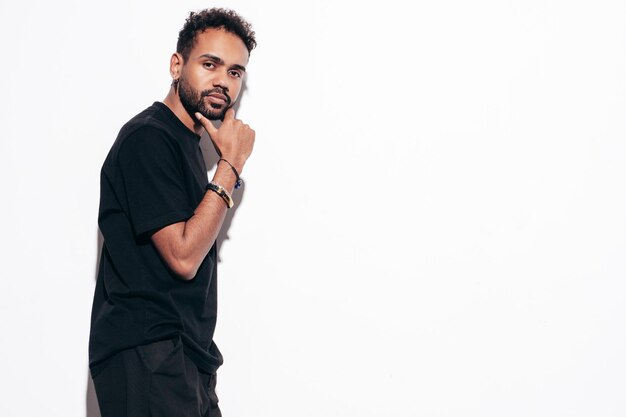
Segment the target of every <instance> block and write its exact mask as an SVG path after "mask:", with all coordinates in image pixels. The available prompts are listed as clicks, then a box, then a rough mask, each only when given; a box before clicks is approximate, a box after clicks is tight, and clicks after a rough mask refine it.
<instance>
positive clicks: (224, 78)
mask: <svg viewBox="0 0 626 417" xmlns="http://www.w3.org/2000/svg"><path fill="white" fill-rule="evenodd" d="M213 87H220V88H222V89H224V90H225V91H228V73H227V72H226V71H219V72H218V73H217V74H216V75H215V78H214V79H213Z"/></svg>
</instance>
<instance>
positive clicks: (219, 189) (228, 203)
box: [206, 182, 235, 208]
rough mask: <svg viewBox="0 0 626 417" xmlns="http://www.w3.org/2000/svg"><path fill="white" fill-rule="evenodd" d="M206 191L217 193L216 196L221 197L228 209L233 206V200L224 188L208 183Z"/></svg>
mask: <svg viewBox="0 0 626 417" xmlns="http://www.w3.org/2000/svg"><path fill="white" fill-rule="evenodd" d="M206 189H207V191H208V190H211V191H213V192H215V193H217V195H219V196H220V197H222V200H224V202H225V203H226V206H227V207H228V208H231V207H232V206H234V205H235V202H234V201H233V198H232V197H231V196H230V194H228V191H226V189H224V187H222V186H221V185H219V184H216V183H214V182H209V183H208V184H207V186H206Z"/></svg>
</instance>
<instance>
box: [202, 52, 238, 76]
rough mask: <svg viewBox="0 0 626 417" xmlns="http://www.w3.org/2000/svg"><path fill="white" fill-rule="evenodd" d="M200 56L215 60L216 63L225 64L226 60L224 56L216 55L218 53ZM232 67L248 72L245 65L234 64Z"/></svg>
mask: <svg viewBox="0 0 626 417" xmlns="http://www.w3.org/2000/svg"><path fill="white" fill-rule="evenodd" d="M200 58H208V59H210V60H211V61H213V62H215V63H216V64H219V65H224V60H223V59H222V58H220V57H219V56H216V55H213V54H202V55H200ZM231 68H234V69H238V70H240V71H243V72H246V67H244V66H243V65H239V64H233V65H232V66H231Z"/></svg>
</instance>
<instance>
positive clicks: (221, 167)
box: [152, 163, 236, 280]
mask: <svg viewBox="0 0 626 417" xmlns="http://www.w3.org/2000/svg"><path fill="white" fill-rule="evenodd" d="M235 181H236V177H235V175H234V173H233V172H232V170H231V169H230V167H229V166H228V165H227V164H224V163H221V164H218V166H217V169H216V171H215V175H214V176H213V182H215V183H217V184H220V185H221V186H223V187H224V188H225V189H226V190H227V191H228V192H229V193H232V191H233V188H234V186H235ZM227 210H228V207H227V206H226V204H225V203H224V200H223V199H222V198H221V197H220V196H219V195H217V193H214V192H212V191H207V192H206V194H205V195H204V198H203V199H202V201H201V202H200V204H199V205H198V207H197V208H196V209H195V211H194V214H193V216H191V217H190V218H189V219H188V220H187V221H184V222H178V223H174V224H170V225H169V226H165V227H163V228H162V229H160V230H158V231H156V232H155V233H154V234H152V243H153V244H154V246H155V247H156V248H157V251H158V252H159V254H160V255H161V257H162V258H163V259H164V260H165V263H166V264H167V266H168V267H169V268H170V269H171V270H172V272H174V273H175V274H176V275H178V276H179V277H181V278H182V279H185V280H191V279H193V278H194V277H195V276H196V273H197V272H198V268H199V267H200V264H201V263H202V261H203V260H204V258H205V257H206V255H207V254H208V253H209V250H210V249H211V247H212V246H213V244H214V243H215V240H216V239H217V236H218V234H219V231H220V229H221V227H222V224H223V223H224V218H225V217H226V211H227Z"/></svg>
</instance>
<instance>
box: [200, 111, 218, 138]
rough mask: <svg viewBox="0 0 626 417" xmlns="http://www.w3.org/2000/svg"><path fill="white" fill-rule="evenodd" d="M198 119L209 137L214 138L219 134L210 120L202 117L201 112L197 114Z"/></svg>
mask: <svg viewBox="0 0 626 417" xmlns="http://www.w3.org/2000/svg"><path fill="white" fill-rule="evenodd" d="M195 116H196V119H198V121H199V122H200V124H201V125H202V126H203V127H204V128H205V129H206V131H207V133H208V134H209V136H213V135H214V134H216V133H217V128H216V127H215V125H214V124H213V122H211V121H210V120H209V119H207V118H206V117H204V116H203V115H201V114H200V113H199V112H196V113H195Z"/></svg>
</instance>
